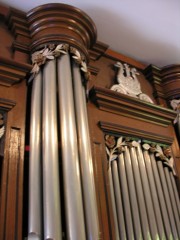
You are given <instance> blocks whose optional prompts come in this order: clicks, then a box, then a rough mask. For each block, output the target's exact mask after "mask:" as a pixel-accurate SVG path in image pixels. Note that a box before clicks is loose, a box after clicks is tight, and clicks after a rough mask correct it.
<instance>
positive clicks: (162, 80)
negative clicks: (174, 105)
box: [143, 64, 180, 103]
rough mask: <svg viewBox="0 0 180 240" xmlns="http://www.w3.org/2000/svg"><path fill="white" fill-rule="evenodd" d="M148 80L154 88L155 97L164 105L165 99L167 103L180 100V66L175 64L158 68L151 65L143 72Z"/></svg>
mask: <svg viewBox="0 0 180 240" xmlns="http://www.w3.org/2000/svg"><path fill="white" fill-rule="evenodd" d="M143 73H144V75H145V76H146V78H147V79H148V80H149V81H150V82H151V83H152V85H153V87H154V96H155V98H156V99H159V103H162V102H161V100H162V101H164V99H166V100H167V101H169V100H171V99H174V98H178V97H179V96H180V65H179V64H174V65H169V66H165V67H163V68H158V67H156V66H154V65H149V66H148V67H147V68H146V69H144V70H143Z"/></svg>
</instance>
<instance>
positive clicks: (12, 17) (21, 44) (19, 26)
mask: <svg viewBox="0 0 180 240" xmlns="http://www.w3.org/2000/svg"><path fill="white" fill-rule="evenodd" d="M7 24H8V27H9V29H10V31H11V32H12V34H13V36H14V39H15V40H14V42H13V44H12V48H13V50H14V51H19V52H24V53H26V54H29V53H30V48H29V45H30V41H31V39H30V31H29V26H28V22H27V18H26V14H25V13H24V12H22V11H19V10H17V9H14V8H10V11H9V15H8V17H7Z"/></svg>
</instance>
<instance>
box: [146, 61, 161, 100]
mask: <svg viewBox="0 0 180 240" xmlns="http://www.w3.org/2000/svg"><path fill="white" fill-rule="evenodd" d="M143 74H144V75H145V77H146V78H147V79H148V81H149V82H150V83H151V84H152V86H153V88H154V93H153V95H154V97H155V99H156V100H157V101H158V104H162V103H165V95H164V90H163V86H162V76H161V69H160V68H158V67H157V66H154V65H149V66H148V67H146V68H145V69H144V70H143Z"/></svg>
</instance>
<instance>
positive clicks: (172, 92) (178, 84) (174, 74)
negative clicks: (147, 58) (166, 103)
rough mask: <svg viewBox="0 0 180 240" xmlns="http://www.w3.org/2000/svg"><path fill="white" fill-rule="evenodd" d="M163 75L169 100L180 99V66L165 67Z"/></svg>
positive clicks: (162, 71) (164, 86)
mask: <svg viewBox="0 0 180 240" xmlns="http://www.w3.org/2000/svg"><path fill="white" fill-rule="evenodd" d="M161 74H162V80H163V88H164V92H165V95H166V98H167V100H171V99H174V98H180V64H174V65H169V66H165V67H163V68H162V70H161Z"/></svg>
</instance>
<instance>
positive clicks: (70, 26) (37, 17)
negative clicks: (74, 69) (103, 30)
mask: <svg viewBox="0 0 180 240" xmlns="http://www.w3.org/2000/svg"><path fill="white" fill-rule="evenodd" d="M26 16H27V20H28V24H29V30H30V34H31V38H32V42H31V43H32V44H31V50H32V51H33V52H34V51H36V50H38V49H39V47H42V45H46V44H50V43H54V44H59V43H62V42H63V43H67V44H69V45H71V46H73V47H75V48H76V49H78V50H79V51H81V52H83V54H84V55H85V57H86V59H87V60H88V57H89V54H88V51H87V49H90V48H92V46H93V45H94V44H95V42H96V38H97V30H96V26H95V24H94V22H93V21H92V19H91V18H90V17H89V16H88V15H87V14H86V13H84V12H83V11H81V10H80V9H78V8H75V7H72V6H70V5H67V4H62V3H52V4H45V5H42V6H39V7H36V8H34V9H32V10H31V11H29V12H28V13H27V15H26Z"/></svg>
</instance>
